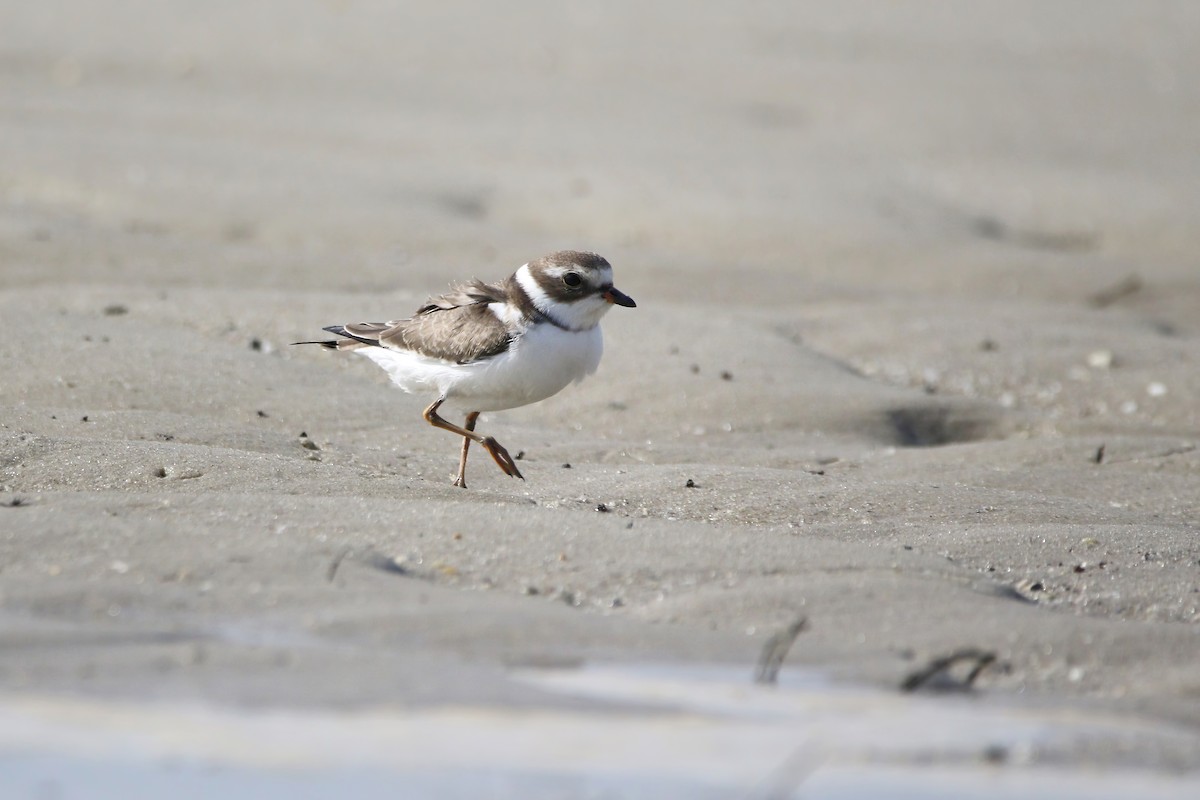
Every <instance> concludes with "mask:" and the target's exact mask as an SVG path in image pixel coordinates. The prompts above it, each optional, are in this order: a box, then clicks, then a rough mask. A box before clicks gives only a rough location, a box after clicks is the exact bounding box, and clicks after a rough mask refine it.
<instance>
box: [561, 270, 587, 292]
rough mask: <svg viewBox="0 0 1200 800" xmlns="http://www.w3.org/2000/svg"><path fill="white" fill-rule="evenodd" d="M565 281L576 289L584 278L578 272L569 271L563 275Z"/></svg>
mask: <svg viewBox="0 0 1200 800" xmlns="http://www.w3.org/2000/svg"><path fill="white" fill-rule="evenodd" d="M563 283H565V284H566V285H567V286H570V287H571V288H572V289H574V288H575V287H576V286H578V285H579V284H581V283H583V278H581V277H579V273H578V272H568V273H567V274H566V275H563Z"/></svg>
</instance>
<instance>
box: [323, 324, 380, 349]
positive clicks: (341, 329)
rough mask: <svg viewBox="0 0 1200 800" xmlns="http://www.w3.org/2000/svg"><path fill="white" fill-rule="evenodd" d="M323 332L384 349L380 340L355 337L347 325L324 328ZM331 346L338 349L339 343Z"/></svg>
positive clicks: (333, 343)
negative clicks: (347, 328)
mask: <svg viewBox="0 0 1200 800" xmlns="http://www.w3.org/2000/svg"><path fill="white" fill-rule="evenodd" d="M321 330H323V331H329V332H330V333H333V334H336V335H338V336H344V337H346V338H347V339H353V340H354V341H356V342H361V343H362V344H369V345H371V346H372V347H383V345H381V344H380V343H379V340H378V339H367V338H366V337H363V336H355V335H354V334H353V333H351V332H350V331H348V330H346V326H345V325H330V326H329V327H326V328H322V329H321ZM330 346H332V347H337V342H332V343H331V344H330Z"/></svg>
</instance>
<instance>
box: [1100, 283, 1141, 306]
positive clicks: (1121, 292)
mask: <svg viewBox="0 0 1200 800" xmlns="http://www.w3.org/2000/svg"><path fill="white" fill-rule="evenodd" d="M1141 289H1142V279H1141V278H1139V277H1138V276H1137V275H1128V276H1126V277H1125V278H1123V279H1121V280H1120V281H1118V282H1117V283H1114V284H1113V285H1112V286H1107V287H1105V288H1103V289H1101V290H1099V291H1098V292H1093V293H1092V294H1091V295H1090V296H1089V297H1088V305H1090V306H1091V307H1092V308H1107V307H1108V306H1111V305H1112V304H1113V303H1115V302H1117V301H1118V300H1122V299H1124V298H1126V297H1128V296H1129V295H1131V294H1137V293H1138V292H1140V291H1141Z"/></svg>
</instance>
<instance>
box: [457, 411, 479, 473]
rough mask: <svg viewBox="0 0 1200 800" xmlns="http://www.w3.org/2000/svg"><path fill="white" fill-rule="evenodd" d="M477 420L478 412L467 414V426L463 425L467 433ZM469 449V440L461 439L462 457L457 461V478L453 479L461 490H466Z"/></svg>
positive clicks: (473, 428) (473, 427)
mask: <svg viewBox="0 0 1200 800" xmlns="http://www.w3.org/2000/svg"><path fill="white" fill-rule="evenodd" d="M477 419H479V412H478V411H472V412H471V413H470V414H467V424H466V425H463V427H464V428H466V429H467V430H469V431H473V430H475V420H477ZM470 449H471V440H470V439H468V438H467V437H465V436H464V437H463V446H462V455H461V456H459V459H458V477H457V478H455V479H454V485H455V486H458V487H461V488H463V489H465V488H467V451H468V450H470Z"/></svg>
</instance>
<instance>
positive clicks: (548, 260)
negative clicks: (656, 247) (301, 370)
mask: <svg viewBox="0 0 1200 800" xmlns="http://www.w3.org/2000/svg"><path fill="white" fill-rule="evenodd" d="M614 303H615V304H616V305H619V306H627V307H629V308H633V307H635V306H636V305H637V304H636V303H634V302H633V300H632V299H631V298H630V297H629V296H628V295H626V294H624V293H622V292H620V291H618V290H617V288H616V287H614V286H613V282H612V266H611V265H610V264H609V263H608V261H606V260H605V259H603V258H601V257H600V256H598V255H596V254H595V253H581V252H577V251H574V250H562V251H559V252H557V253H551V254H550V255H548V256H543V257H542V258H539V259H537V260H536V261H531V262H529V263H528V264H525V265H523V266H521V268H520V269H518V270H517V271H516V272H514V273H513V274H512V275H510V276H509V277H508V278H507V279H506V280H504V281H501V282H499V283H483V282H482V281H477V280H475V281H471V282H470V283H466V284H463V285H460V286H457V287H455V288H453V289H452V290H451V291H450V292H448V293H447V294H444V295H441V296H440V297H433V298H430V299H429V301H428V302H427V303H425V305H423V306H421V307H420V308H418V309H417V311H416V313H415V314H413V316H412V317H410V318H408V319H402V320H395V321H392V322H358V323H352V324H349V325H330V326H329V327H328V328H325V330H327V331H329V332H330V333H333V334H336V335H337V336H339V337H341V338H338V339H332V340H329V341H321V342H298V343H297V344H319V345H323V346H324V347H328V348H330V349H332V350H353V351H354V352H356V353H361V354H362V355H364V356H366V357H367V358H370V359H371V360H372V361H374V362H375V363H376V364H378V365H379V366H381V367H383V369H384V370H385V371H387V373H388V375H390V376H391V379H392V382H393V383H395V384H396V385H397V386H399V387H400V388H401V389H403V390H404V391H406V392H408V393H410V394H425V395H432V396H433V397H434V400H433V402H432V403H430V404H429V406H428V407H427V408H426V409H425V411H424V417H425V420H426V421H427V422H428V423H429V424H430V425H433V426H434V427H436V428H441V429H443V430H447V431H450V432H451V433H455V434H457V435H459V436H461V437H462V438H463V443H462V454H461V455H460V456H459V461H458V475H457V477H456V478H455V479H454V485H455V486H461V487H463V488H466V485H467V476H466V472H467V450H468V449H469V448H470V446H471V442H477V443H478V444H479V445H481V446H482V447H483V448H484V449H485V450H487V451H488V453H490V454H491V456H492V458H493V459H495V461H496V463H497V464H498V465H499V466H500V469H501V470H503V471H504V474H506V475H510V476H512V477H514V478H521V479H522V480H524V478H525V476H523V475H522V474H521V471H520V470H519V469H517V464H516V462H515V461H514V460H513V458H512V456H510V455H509V454H508V450H506V449H504V447H503V446H501V444H500V443H499V442H497V441H496V440H495V439H493V438H492V437H491V436H481V435H480V434H478V433H476V432H475V422H476V420H478V419H479V415H480V414H481V413H482V412H484V411H501V410H503V409H507V408H516V407H518V406H524V405H529V404H530V403H536V402H538V401H539V400H545V399H546V398H547V397H550V396H551V395H553V394H556V393H558V392H559V391H560V390H562V389H563V388H564V387H566V386H567V385H568V384H570V383H574V382H578V381H581V380H583V379H584V378H585V377H586V376H588V375H590V374H592V373H593V372H595V371H596V367H597V366H598V365H599V364H600V354H601V352H602V350H603V348H604V343H603V339H602V337H601V334H600V318H601V317H603V316H604V315H605V314H606V313H607V312H608V310H609V308H610V307H612V305H613V304H614ZM443 403H447V404H449V405H451V406H454V407H457V408H459V409H460V410H462V411H464V412H465V413H466V421H465V424H464V425H462V426H461V427H460V426H458V425H455V424H454V423H452V422H448V421H446V420H445V419H443V418H442V417H441V416H439V415H438V409H439V408H441V406H442V404H443Z"/></svg>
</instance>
